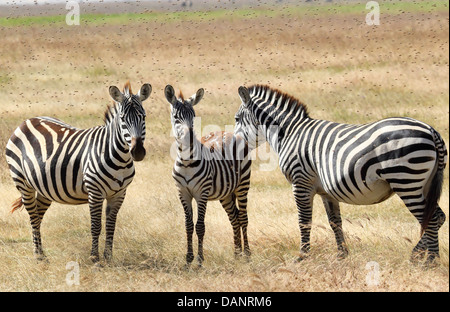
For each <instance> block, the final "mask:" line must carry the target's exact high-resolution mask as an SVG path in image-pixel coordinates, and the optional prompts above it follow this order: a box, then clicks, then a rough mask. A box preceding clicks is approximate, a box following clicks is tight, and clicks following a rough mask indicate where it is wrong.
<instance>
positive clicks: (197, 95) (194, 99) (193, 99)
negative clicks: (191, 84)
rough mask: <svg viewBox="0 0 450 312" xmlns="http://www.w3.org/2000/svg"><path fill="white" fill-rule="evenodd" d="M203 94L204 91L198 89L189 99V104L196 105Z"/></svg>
mask: <svg viewBox="0 0 450 312" xmlns="http://www.w3.org/2000/svg"><path fill="white" fill-rule="evenodd" d="M204 94H205V90H203V88H200V89H198V90H197V93H195V94H194V95H193V96H191V97H190V98H189V102H190V103H191V105H192V106H194V105H196V104H198V102H200V100H201V99H202V98H203V95H204Z"/></svg>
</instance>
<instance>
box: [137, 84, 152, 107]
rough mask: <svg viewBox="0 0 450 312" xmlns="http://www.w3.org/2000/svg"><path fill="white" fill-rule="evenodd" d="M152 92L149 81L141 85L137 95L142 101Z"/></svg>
mask: <svg viewBox="0 0 450 312" xmlns="http://www.w3.org/2000/svg"><path fill="white" fill-rule="evenodd" d="M150 93H152V86H151V85H150V84H149V83H145V84H143V85H142V87H141V90H139V92H138V94H137V96H138V97H139V100H140V101H141V102H144V101H145V100H146V99H148V97H149V96H150Z"/></svg>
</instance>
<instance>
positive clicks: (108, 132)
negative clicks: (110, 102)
mask: <svg viewBox="0 0 450 312" xmlns="http://www.w3.org/2000/svg"><path fill="white" fill-rule="evenodd" d="M109 91H110V95H111V97H112V98H113V99H114V101H115V104H114V106H112V107H109V108H108V110H107V111H106V113H105V125H103V126H98V127H94V128H90V129H77V128H74V127H72V126H70V125H68V124H65V123H63V122H62V121H59V120H57V119H54V118H50V117H36V118H31V119H28V120H26V121H24V122H23V123H22V124H21V125H20V126H19V127H18V128H17V129H16V130H15V131H14V134H13V135H12V136H11V138H10V139H9V141H8V143H7V145H6V160H7V162H8V165H9V169H10V173H11V176H12V178H13V180H14V183H15V185H16V187H17V189H18V190H19V191H20V193H21V198H19V199H18V200H17V201H16V202H15V204H14V205H13V211H14V210H16V209H17V208H20V207H21V206H22V205H24V206H25V209H26V210H27V212H28V213H29V215H30V221H31V226H32V233H33V242H34V251H35V254H36V255H37V257H38V258H39V259H42V258H44V252H43V250H42V243H41V235H40V226H41V222H42V218H43V217H44V214H45V212H46V210H47V209H48V207H49V206H50V204H51V203H52V202H53V201H55V202H58V203H62V204H73V205H77V204H84V203H89V209H90V215H91V233H92V251H91V259H92V260H93V261H98V260H99V254H98V238H99V235H100V232H101V216H102V206H103V201H104V200H105V199H106V202H107V207H106V244H105V252H104V255H105V258H106V259H107V260H109V259H110V258H111V255H112V244H113V235H114V229H115V223H116V216H117V213H118V211H119V209H120V207H121V205H122V202H123V200H124V198H125V193H126V188H127V186H128V185H129V184H130V183H131V181H132V180H133V176H134V173H135V169H134V165H133V160H134V161H140V160H142V159H143V158H144V156H145V149H144V146H143V142H144V139H145V110H144V108H143V107H142V101H144V100H146V99H147V98H148V97H149V95H150V93H151V86H150V85H149V84H144V85H143V86H142V88H141V89H140V91H139V93H138V94H137V95H133V94H132V92H131V87H130V85H129V83H127V84H126V85H125V88H124V93H122V92H120V91H119V89H118V88H117V87H110V89H109Z"/></svg>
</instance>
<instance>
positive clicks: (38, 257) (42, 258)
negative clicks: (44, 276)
mask: <svg viewBox="0 0 450 312" xmlns="http://www.w3.org/2000/svg"><path fill="white" fill-rule="evenodd" d="M36 260H37V261H38V262H41V263H42V262H45V263H49V261H48V259H47V256H46V255H44V254H36Z"/></svg>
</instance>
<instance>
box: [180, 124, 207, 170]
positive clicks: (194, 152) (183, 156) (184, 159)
mask: <svg viewBox="0 0 450 312" xmlns="http://www.w3.org/2000/svg"><path fill="white" fill-rule="evenodd" d="M201 153H202V144H201V142H200V141H199V140H198V139H197V137H196V135H195V132H194V131H193V130H192V129H191V131H190V132H189V135H186V136H185V139H184V140H177V161H178V162H179V163H181V164H182V165H183V166H189V165H190V164H192V163H195V162H196V161H198V160H200V159H201V158H202V156H201V155H202V154H201Z"/></svg>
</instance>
